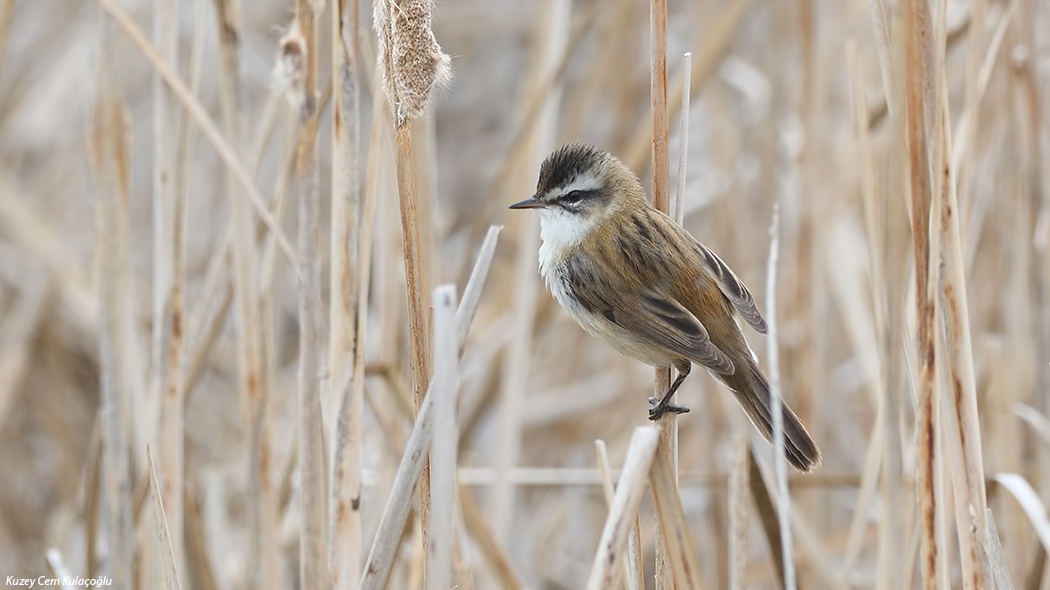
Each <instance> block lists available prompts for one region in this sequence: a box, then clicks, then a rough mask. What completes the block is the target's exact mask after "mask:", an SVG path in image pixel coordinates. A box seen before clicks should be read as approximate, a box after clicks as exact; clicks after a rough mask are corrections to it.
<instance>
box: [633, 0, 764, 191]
mask: <svg viewBox="0 0 1050 590" xmlns="http://www.w3.org/2000/svg"><path fill="white" fill-rule="evenodd" d="M752 2H753V0H734V1H733V2H732V3H731V4H730V5H729V6H728V7H726V8H725V10H724V12H722V13H721V15H719V17H718V19H717V20H715V22H714V23H712V25H711V29H710V30H709V31H705V32H704V35H703V36H702V37H701V38H702V39H703V43H702V45H701V46H700V49H699V50H698V51H697V52H696V59H695V60H694V61H693V65H692V71H691V72H690V75H689V77H690V90H691V92H692V94H693V95H698V94H699V93H700V88H701V87H702V86H703V85H704V84H705V83H706V82H707V81H708V79H710V78H711V75H712V74H714V72H715V69H716V68H717V66H718V64H720V63H721V62H722V59H723V58H724V57H725V54H726V52H727V51H729V47H730V44H731V43H732V42H733V41H734V40H735V39H736V38H737V34H738V33H739V30H740V26H741V25H742V24H743V21H744V16H745V15H746V14H747V9H748V8H750V7H751V4H752ZM664 87H665V88H666V80H665V82H664ZM684 92H685V88H684V87H683V86H679V85H677V84H676V85H675V86H674V87H673V88H671V89H670V92H669V93H668V94H667V95H666V97H667V101H669V102H665V104H670V105H671V106H670V108H671V111H670V112H669V113H668V119H671V118H674V117H675V116H677V115H678V111H677V109H678V108H679V104H680V103H681V100H682V94H683V93H684ZM652 133H653V128H652V125H651V122H650V124H649V125H646V124H645V122H639V123H638V127H637V128H636V129H635V130H634V132H633V133H632V134H631V135H630V137H629V139H628V140H627V142H626V143H625V146H626V148H625V149H624V152H623V153H624V156H625V157H624V158H623V161H624V163H625V164H627V167H628V168H630V169H631V170H641V169H642V167H643V166H644V165H645V159H646V158H645V157H646V155H650V157H651V150H652V142H653V135H652Z"/></svg>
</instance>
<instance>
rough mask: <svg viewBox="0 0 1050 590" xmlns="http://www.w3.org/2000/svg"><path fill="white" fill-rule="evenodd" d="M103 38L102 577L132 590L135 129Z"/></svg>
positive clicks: (98, 177)
mask: <svg viewBox="0 0 1050 590" xmlns="http://www.w3.org/2000/svg"><path fill="white" fill-rule="evenodd" d="M99 31H100V35H99V38H100V48H99V62H98V72H97V78H98V88H99V89H100V91H99V97H98V99H97V102H96V104H95V109H94V113H93V125H92V130H91V156H92V163H93V164H94V166H93V167H94V172H95V183H96V186H97V189H98V191H97V196H96V201H95V227H96V236H97V239H96V243H95V263H96V264H97V268H98V277H99V278H98V282H97V284H98V299H99V312H98V313H99V318H98V324H99V329H98V350H99V369H100V370H99V373H100V375H99V377H100V384H99V392H100V396H99V397H100V398H101V400H100V408H99V414H100V421H101V423H102V445H103V448H104V450H105V455H104V456H105V459H104V461H103V465H104V467H105V468H104V470H103V473H104V483H105V485H104V490H105V494H104V495H105V504H106V510H104V513H105V514H106V515H108V519H107V521H106V523H105V525H104V526H103V532H104V535H105V537H106V541H107V543H108V545H109V547H110V550H109V563H104V564H103V565H102V567H101V568H100V570H101V571H100V573H103V574H111V575H112V576H113V581H114V582H115V584H116V585H118V586H120V587H123V588H130V587H131V585H132V563H133V561H134V535H133V534H132V517H131V505H132V501H131V482H130V481H129V464H128V446H127V445H128V439H127V430H126V428H125V424H126V420H127V408H126V406H125V399H126V396H125V393H124V390H125V388H126V384H125V382H124V379H123V376H122V375H123V372H122V366H121V365H122V359H121V356H120V348H121V347H120V344H121V341H122V338H121V331H120V329H119V317H120V312H119V311H118V306H120V304H121V299H122V295H123V294H122V287H123V281H122V280H121V279H122V274H123V273H122V271H121V269H120V265H122V264H123V263H124V262H126V258H125V256H124V254H125V252H124V251H123V249H122V247H123V246H124V245H125V244H126V239H127V238H126V235H125V232H126V230H127V228H126V226H124V225H123V224H121V223H120V221H119V219H120V214H119V212H118V210H119V209H120V208H121V207H122V203H126V202H127V182H128V176H127V175H128V160H127V156H128V154H127V143H126V141H127V139H126V134H127V129H126V123H125V114H124V108H123V105H122V104H121V102H120V99H119V97H118V96H117V95H116V92H115V90H114V89H115V88H116V84H115V82H114V80H113V79H112V74H111V73H110V64H111V63H113V59H114V53H113V46H112V43H113V32H112V26H111V25H110V23H109V21H108V20H107V19H105V18H104V17H103V16H102V15H101V14H100V15H99ZM88 558H89V559H95V558H96V556H94V555H89V556H88Z"/></svg>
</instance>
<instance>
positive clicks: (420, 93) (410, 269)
mask: <svg viewBox="0 0 1050 590" xmlns="http://www.w3.org/2000/svg"><path fill="white" fill-rule="evenodd" d="M431 8H432V6H431V2H430V0H407V1H403V2H397V3H395V2H393V1H392V0H375V1H374V2H373V4H372V14H373V16H372V18H373V26H374V28H375V30H376V34H377V35H378V37H379V39H378V51H377V55H376V58H377V61H378V64H379V68H380V71H381V72H382V73H383V89H384V92H385V94H386V98H387V101H388V102H389V103H390V108H391V111H392V112H393V114H394V125H395V127H396V129H397V132H396V140H395V144H396V146H397V147H396V154H397V186H398V196H399V198H400V204H401V234H402V240H403V245H404V255H405V275H406V279H407V283H408V330H409V340H410V342H411V345H412V356H411V358H410V365H411V367H412V390H413V392H414V394H415V395H414V397H415V406H416V411H417V412H418V411H419V409H420V406H421V405H422V403H423V396H424V395H425V394H426V391H427V384H428V382H429V379H430V359H429V352H428V350H427V338H428V329H427V321H426V309H425V308H424V306H423V293H422V284H421V280H422V277H423V275H424V273H423V270H422V268H421V260H420V252H419V221H418V219H417V212H416V208H417V205H416V190H415V178H414V175H413V164H412V131H411V127H410V125H409V123H410V122H411V121H412V120H413V119H415V118H416V117H419V116H420V115H421V114H422V113H423V110H424V108H425V107H426V105H427V103H429V102H430V96H431V93H432V91H433V90H434V87H435V86H437V85H440V84H443V83H445V82H447V81H448V80H449V79H450V77H451V69H450V66H449V63H450V59H449V57H448V56H447V55H445V54H444V53H442V52H441V47H440V46H438V44H437V40H436V39H435V38H434V32H433V30H431V26H430V12H431ZM428 471H429V468H428V467H426V466H424V472H423V478H422V481H421V483H420V486H419V504H420V508H419V512H420V519H421V521H422V530H423V553H424V555H425V554H426V552H427V537H426V534H427V530H428V526H427V520H428V518H429V511H430V508H429V501H430V499H429V496H430V493H429V486H430V482H429V480H430V477H429V474H428Z"/></svg>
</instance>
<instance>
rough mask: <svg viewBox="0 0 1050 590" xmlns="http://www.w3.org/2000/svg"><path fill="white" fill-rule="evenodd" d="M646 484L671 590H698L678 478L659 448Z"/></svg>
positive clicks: (694, 562)
mask: <svg viewBox="0 0 1050 590" xmlns="http://www.w3.org/2000/svg"><path fill="white" fill-rule="evenodd" d="M649 484H650V486H651V487H652V490H653V504H654V505H655V506H656V516H657V520H658V522H659V523H660V531H661V532H662V533H663V539H664V544H665V546H666V555H667V561H668V563H669V564H670V568H671V572H672V573H673V575H674V578H673V582H674V583H673V586H672V587H673V588H683V589H692V590H700V588H702V587H703V583H702V582H701V581H700V567H699V566H698V565H697V563H696V550H695V549H694V548H693V539H692V537H690V535H689V522H688V521H687V520H686V518H685V510H683V509H682V500H681V498H680V497H679V496H678V477H677V474H676V473H675V469H674V465H673V464H672V463H671V458H670V457H669V456H668V455H667V453H666V452H665V450H664V449H663V448H662V447H658V448H657V449H656V456H655V458H654V459H653V465H652V467H651V468H650V470H649Z"/></svg>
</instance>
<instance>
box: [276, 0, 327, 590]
mask: <svg viewBox="0 0 1050 590" xmlns="http://www.w3.org/2000/svg"><path fill="white" fill-rule="evenodd" d="M322 7H323V2H320V3H319V2H317V1H316V0H296V3H295V22H294V23H293V25H292V26H293V31H292V32H291V33H290V35H286V36H285V39H284V40H283V42H282V55H283V56H286V57H288V56H290V55H294V56H295V57H294V61H295V63H296V64H297V65H298V66H299V67H300V68H301V70H300V74H301V77H300V78H298V79H301V80H302V81H303V85H302V95H301V96H302V102H301V103H300V104H299V122H300V126H301V128H302V132H301V133H300V135H299V145H298V148H297V160H296V177H297V180H298V188H299V260H300V268H301V271H302V278H301V281H300V283H299V482H300V501H301V510H302V519H303V522H302V527H301V529H300V535H299V583H300V584H301V585H302V588H303V589H304V590H321V589H322V588H327V587H329V585H330V580H329V574H328V561H327V559H328V551H327V549H326V545H327V540H328V532H327V528H326V526H327V517H326V513H327V512H326V510H325V496H326V490H325V475H324V465H325V460H324V420H323V418H322V410H321V387H320V379H321V372H322V352H321V309H320V308H319V302H320V293H321V256H320V229H319V226H320V215H321V211H320V210H321V195H320V169H319V168H318V162H317V135H316V130H317V121H318V116H317V113H318V92H317V50H318V43H317V29H318V24H317V17H318V13H319V12H320V11H321V8H322Z"/></svg>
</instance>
